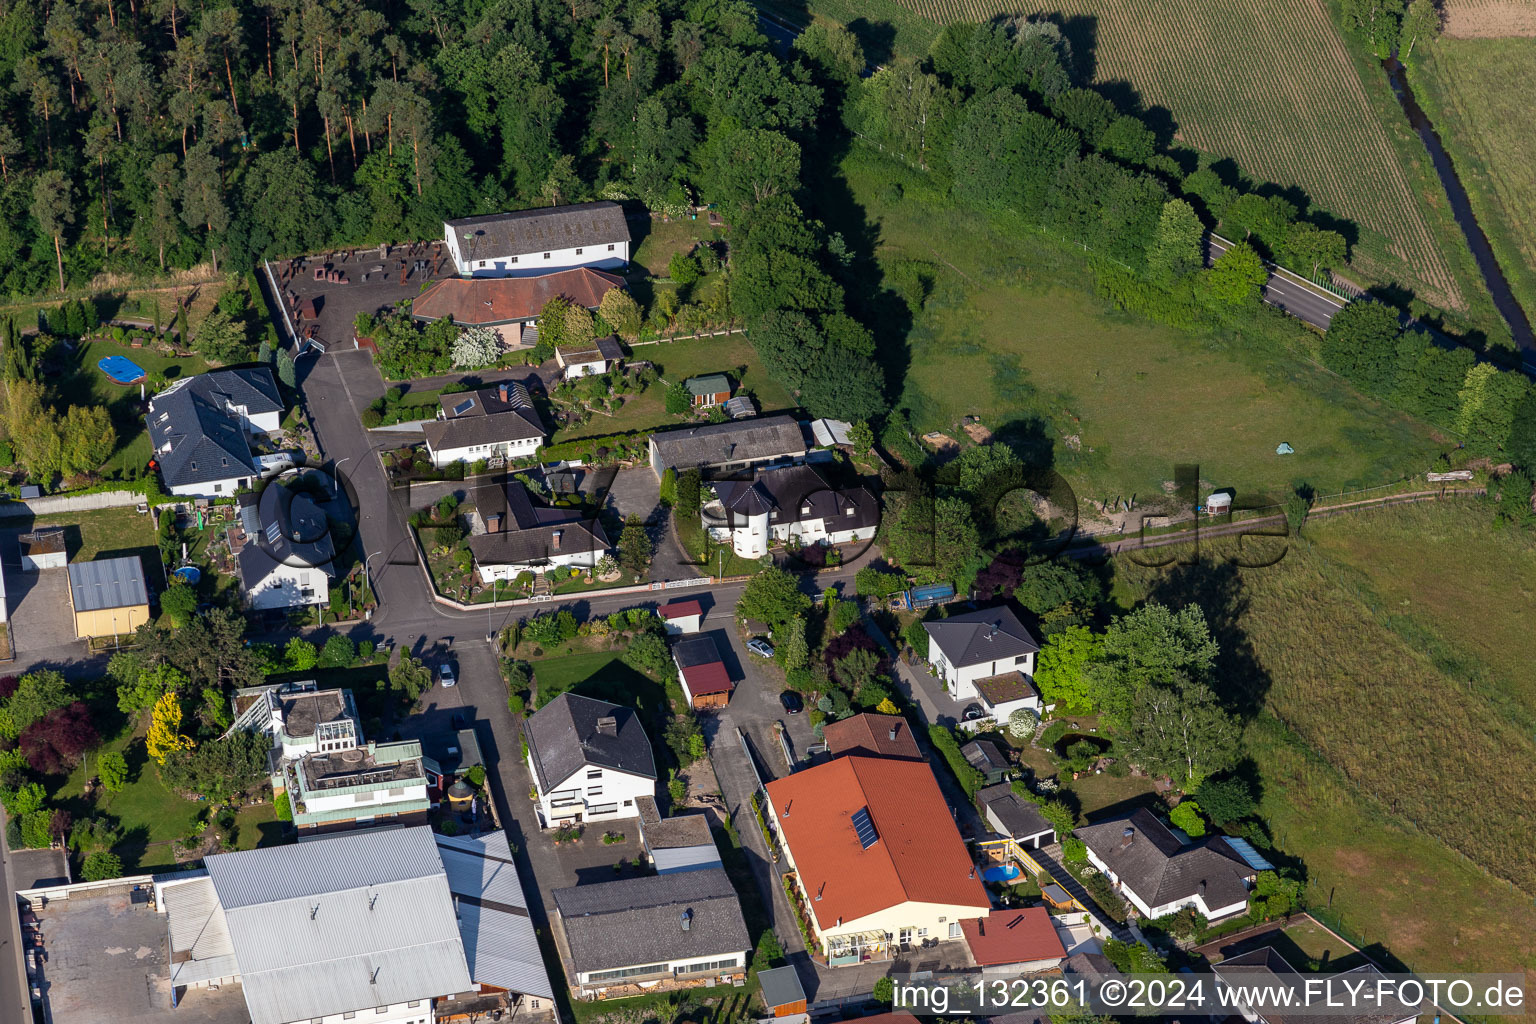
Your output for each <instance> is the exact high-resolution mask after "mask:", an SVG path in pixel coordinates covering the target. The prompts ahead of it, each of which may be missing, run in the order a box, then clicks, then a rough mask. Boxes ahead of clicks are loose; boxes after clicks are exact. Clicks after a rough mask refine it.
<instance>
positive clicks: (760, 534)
mask: <svg viewBox="0 0 1536 1024" xmlns="http://www.w3.org/2000/svg"><path fill="white" fill-rule="evenodd" d="M710 486H711V487H712V488H713V491H714V497H713V498H712V499H710V500H708V501H706V502H705V503H704V507H703V508H702V509H700V511H699V516H700V518H701V519H702V520H703V523H704V528H705V529H706V530H708V531H709V535H710V536H711V537H712V538H714V539H715V540H720V541H725V540H728V541H730V544H731V549H732V550H733V551H735V552H736V554H738V555H740V556H741V557H742V558H761V557H763V556H764V555H766V554H767V553H768V550H769V549H770V548H771V547H773V546H774V545H776V544H783V543H786V542H788V541H790V540H791V539H794V540H796V541H798V542H799V543H800V544H803V545H810V544H848V543H852V542H853V541H862V540H870V539H872V538H873V537H874V535H875V531H876V530H877V529H879V527H880V505H879V503H878V502H877V501H876V500H875V496H874V495H873V494H871V493H870V492H869V490H868V489H867V488H864V487H844V488H834V487H832V485H831V484H829V483H828V482H827V479H826V477H824V476H822V475H821V473H820V472H819V471H818V470H817V469H816V468H815V467H813V466H803V465H802V466H785V467H783V468H781V469H768V470H762V471H760V472H758V473H757V475H756V476H755V477H754V478H753V479H751V480H721V481H719V482H717V483H714V484H712V485H710Z"/></svg>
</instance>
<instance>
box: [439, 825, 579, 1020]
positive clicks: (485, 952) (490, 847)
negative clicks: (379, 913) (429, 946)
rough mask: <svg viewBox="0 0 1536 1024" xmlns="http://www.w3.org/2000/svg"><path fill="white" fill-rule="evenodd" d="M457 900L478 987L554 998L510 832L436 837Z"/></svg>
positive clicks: (464, 939)
mask: <svg viewBox="0 0 1536 1024" xmlns="http://www.w3.org/2000/svg"><path fill="white" fill-rule="evenodd" d="M434 838H435V839H436V840H437V849H438V853H439V854H440V855H441V856H442V858H443V869H444V871H446V872H447V875H448V888H449V889H450V890H452V892H453V894H454V896H455V897H457V899H456V901H455V902H456V910H457V913H458V920H459V935H460V936H461V937H462V939H463V941H464V956H465V959H466V960H467V961H468V962H469V975H470V977H471V978H473V979H474V980H475V982H476V983H477V984H482V985H495V986H497V987H498V988H505V989H510V990H512V991H514V992H526V993H528V994H529V995H535V996H544V997H546V998H549V999H553V998H554V994H555V993H554V987H553V985H551V984H550V980H549V974H548V972H547V971H546V970H545V969H544V959H543V957H542V956H541V955H540V953H539V941H538V938H537V937H536V936H535V934H534V930H533V922H532V920H530V919H529V917H528V903H527V900H526V898H525V897H524V895H523V886H522V882H521V880H520V879H519V878H518V875H517V867H516V865H515V864H513V862H512V849H511V847H510V845H509V844H508V843H507V835H506V833H505V832H493V833H491V834H490V835H488V836H481V837H480V838H474V839H472V838H468V837H459V836H443V835H439V836H436V837H434Z"/></svg>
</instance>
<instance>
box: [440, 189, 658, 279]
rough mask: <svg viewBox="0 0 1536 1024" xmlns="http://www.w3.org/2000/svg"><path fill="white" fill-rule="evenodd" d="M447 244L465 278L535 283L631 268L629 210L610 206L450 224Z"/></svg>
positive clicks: (446, 230) (523, 213)
mask: <svg viewBox="0 0 1536 1024" xmlns="http://www.w3.org/2000/svg"><path fill="white" fill-rule="evenodd" d="M443 241H444V242H445V243H446V244H447V246H448V254H449V255H450V256H451V257H452V258H453V269H454V271H455V272H456V273H457V274H458V275H459V276H461V277H530V276H533V275H536V274H548V273H551V272H553V271H557V270H569V269H571V268H573V267H599V268H622V267H624V266H626V265H627V264H628V263H629V224H628V222H627V221H626V220H625V219H624V209H623V207H621V206H619V204H618V203H613V202H607V201H603V202H598V203H577V204H575V205H572V206H552V207H547V208H545V209H536V210H520V211H518V212H516V213H496V214H490V215H488V216H484V217H465V218H463V219H461V220H450V221H446V222H445V223H444V224H443Z"/></svg>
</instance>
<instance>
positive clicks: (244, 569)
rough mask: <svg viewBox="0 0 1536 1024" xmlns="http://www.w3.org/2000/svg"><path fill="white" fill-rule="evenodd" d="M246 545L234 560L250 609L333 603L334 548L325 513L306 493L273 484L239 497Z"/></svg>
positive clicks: (241, 588)
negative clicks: (254, 493) (260, 490)
mask: <svg viewBox="0 0 1536 1024" xmlns="http://www.w3.org/2000/svg"><path fill="white" fill-rule="evenodd" d="M240 498H241V501H240V519H241V523H242V525H243V526H244V527H245V533H246V536H247V538H248V539H247V541H246V543H245V546H244V547H243V548H241V549H240V553H239V554H238V555H236V556H235V561H236V564H237V565H238V566H239V570H240V593H241V596H243V597H244V598H245V603H246V606H247V607H248V608H253V609H256V610H258V611H260V610H265V609H269V608H302V607H305V606H306V605H323V604H326V603H327V602H329V601H330V595H331V579H332V578H333V577H334V576H335V574H336V570H335V566H334V564H333V563H334V562H335V559H336V543H335V540H334V539H333V538H332V537H331V530H330V525H329V523H328V522H327V521H326V515H325V512H324V510H322V509H321V508H320V506H319V505H318V504H317V503H316V502H315V499H314V498H313V497H311V496H310V495H308V494H306V493H304V492H303V491H296V490H292V489H290V488H288V487H284V486H282V484H280V483H278V482H276V481H274V482H272V483H271V484H269V485H268V486H266V487H265V488H263V489H262V492H261V494H260V496H259V497H257V496H253V495H250V494H242V495H241V496H240Z"/></svg>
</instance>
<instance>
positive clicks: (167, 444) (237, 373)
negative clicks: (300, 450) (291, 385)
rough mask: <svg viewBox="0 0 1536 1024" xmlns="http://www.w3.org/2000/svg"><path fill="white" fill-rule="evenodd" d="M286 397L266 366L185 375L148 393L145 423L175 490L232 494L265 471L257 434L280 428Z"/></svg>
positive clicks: (204, 494)
mask: <svg viewBox="0 0 1536 1024" xmlns="http://www.w3.org/2000/svg"><path fill="white" fill-rule="evenodd" d="M282 418H283V402H282V397H281V395H280V394H279V392H278V389H277V382H276V380H274V379H273V377H272V371H271V370H268V369H266V368H265V367H258V368H254V369H245V370H214V371H212V372H210V373H202V374H198V375H197V376H195V377H184V378H182V379H181V380H179V381H177V382H176V383H174V384H172V385H171V386H170V387H168V388H166V389H165V390H164V391H162V392H160V393H159V394H158V395H156V396H155V397H154V398H152V399H150V402H149V409H148V412H147V413H146V414H145V423H146V424H147V426H148V428H149V436H150V440H151V441H153V442H154V446H155V454H154V464H155V468H156V469H158V470H159V471H160V479H161V481H162V482H163V483H164V484H165V489H166V490H167V491H169V492H170V493H171V494H176V495H189V496H197V497H219V496H227V495H232V494H234V493H235V492H236V491H239V490H243V489H244V488H247V487H250V486H251V485H252V483H253V482H254V481H255V480H256V479H258V478H259V477H260V476H261V475H262V466H261V464H260V463H259V461H258V458H257V456H256V455H255V454H254V453H253V451H252V448H251V440H252V439H253V438H256V437H259V436H264V435H270V434H276V433H278V432H279V430H280V428H281V423H282Z"/></svg>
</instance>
